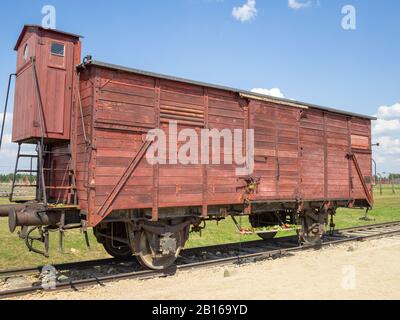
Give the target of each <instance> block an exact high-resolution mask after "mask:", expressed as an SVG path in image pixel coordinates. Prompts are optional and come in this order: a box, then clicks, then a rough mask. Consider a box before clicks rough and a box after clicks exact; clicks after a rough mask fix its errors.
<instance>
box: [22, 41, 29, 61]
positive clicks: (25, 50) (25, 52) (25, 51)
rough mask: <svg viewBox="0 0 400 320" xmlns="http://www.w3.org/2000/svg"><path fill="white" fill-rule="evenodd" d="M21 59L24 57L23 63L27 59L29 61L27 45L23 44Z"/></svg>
mask: <svg viewBox="0 0 400 320" xmlns="http://www.w3.org/2000/svg"><path fill="white" fill-rule="evenodd" d="M23 57H24V59H25V61H28V59H29V45H28V44H25V47H24V52H23Z"/></svg>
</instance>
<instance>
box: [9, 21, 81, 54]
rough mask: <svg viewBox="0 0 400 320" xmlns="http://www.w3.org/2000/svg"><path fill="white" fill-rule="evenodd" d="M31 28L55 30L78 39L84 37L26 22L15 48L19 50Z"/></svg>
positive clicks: (54, 31)
mask: <svg viewBox="0 0 400 320" xmlns="http://www.w3.org/2000/svg"><path fill="white" fill-rule="evenodd" d="M29 29H37V30H43V31H47V32H53V33H58V34H62V35H66V36H70V37H75V38H77V39H79V38H83V37H82V36H80V35H77V34H73V33H68V32H64V31H59V30H54V29H46V28H43V27H42V26H39V25H36V24H26V25H24V27H23V28H22V31H21V34H20V35H19V37H18V40H17V43H16V44H15V47H14V50H15V51H17V50H18V48H19V46H20V44H21V41H22V39H23V38H24V36H25V33H26V32H27V31H28V30H29Z"/></svg>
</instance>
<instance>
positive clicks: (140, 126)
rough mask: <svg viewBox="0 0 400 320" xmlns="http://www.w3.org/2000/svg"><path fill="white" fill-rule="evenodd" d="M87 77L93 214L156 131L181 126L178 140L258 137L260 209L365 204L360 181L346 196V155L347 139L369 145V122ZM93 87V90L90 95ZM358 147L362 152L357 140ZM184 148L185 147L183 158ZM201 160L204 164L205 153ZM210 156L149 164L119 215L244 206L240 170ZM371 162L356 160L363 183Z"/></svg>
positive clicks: (119, 203) (183, 88) (110, 76)
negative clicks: (209, 132) (273, 203)
mask: <svg viewBox="0 0 400 320" xmlns="http://www.w3.org/2000/svg"><path fill="white" fill-rule="evenodd" d="M91 72H92V75H91V81H82V83H81V92H82V100H83V102H84V110H85V111H84V112H85V124H86V126H87V127H88V129H89V131H91V126H92V125H93V129H94V133H93V134H94V135H93V137H94V138H95V141H96V142H95V145H96V149H95V150H94V151H93V152H94V153H95V157H94V158H93V159H95V162H94V163H93V164H94V165H95V166H94V167H93V170H94V172H93V180H94V181H92V182H94V184H95V198H94V208H93V212H96V211H97V210H98V209H99V208H100V207H101V205H102V204H103V202H104V201H105V199H106V197H107V195H109V194H110V192H111V190H112V188H113V187H114V185H115V184H116V183H117V182H118V180H119V178H120V176H121V175H122V174H123V172H124V170H125V169H126V167H127V166H128V164H129V162H130V161H131V160H132V159H133V157H134V156H135V155H136V153H137V152H138V150H139V148H140V146H141V145H142V144H143V142H144V137H145V135H146V133H147V132H148V130H149V129H152V128H156V127H159V128H161V129H162V130H164V132H166V133H168V130H169V126H168V123H167V120H177V121H178V132H180V131H181V130H182V129H195V130H196V132H197V134H198V135H199V134H200V129H202V128H209V129H218V130H222V129H226V128H227V129H230V130H234V129H242V130H243V131H244V130H245V129H246V128H247V127H248V126H250V127H251V128H254V129H255V171H254V174H253V175H254V176H257V177H261V181H260V185H259V187H258V193H257V196H256V198H257V200H295V199H305V200H313V199H343V198H346V199H350V198H351V196H352V195H357V196H359V197H361V198H362V199H364V198H365V195H364V194H362V193H361V192H359V190H360V188H359V187H360V186H359V185H358V184H357V181H354V184H355V191H354V192H353V193H352V192H351V190H350V174H351V173H350V172H353V179H354V180H356V179H355V177H354V172H355V170H354V169H353V170H351V166H350V164H349V160H348V158H347V155H348V153H350V152H351V148H350V141H351V139H350V135H351V134H356V135H357V134H358V135H368V136H369V132H368V130H370V125H369V121H368V120H365V121H364V120H359V119H355V120H354V121H353V120H352V121H349V120H348V119H350V118H348V117H346V116H342V115H337V114H333V113H329V112H322V111H319V110H314V109H309V110H303V109H301V108H295V107H289V106H282V105H278V104H273V103H269V102H263V101H259V100H254V101H251V102H250V105H249V106H247V105H246V104H244V103H243V100H242V99H241V98H239V96H238V95H237V94H236V93H233V92H228V91H224V90H218V89H213V88H204V87H201V86H196V85H191V84H186V83H178V82H174V81H170V80H165V79H155V78H153V77H150V76H144V75H138V74H133V73H127V72H117V71H115V70H111V69H106V68H100V67H93V66H92V67H91ZM94 74H95V75H96V76H94ZM96 77H97V78H96ZM92 83H96V86H97V87H96V88H93V87H92ZM93 92H95V93H94V96H93ZM93 106H94V107H93ZM248 108H250V111H248ZM91 109H92V111H90V110H91ZM91 112H92V113H91ZM158 112H160V116H159V117H158ZM92 114H93V115H92ZM92 117H93V118H92ZM185 117H189V118H190V117H192V118H191V119H192V120H190V119H189V120H188V119H187V118H185ZM185 119H186V120H185ZM79 126H80V124H79V122H78V124H77V127H78V132H79V134H78V143H79V144H80V145H81V146H80V147H78V150H79V151H80V152H78V158H77V163H78V171H80V172H79V173H78V177H79V178H78V190H79V191H80V193H79V194H80V198H81V199H83V201H84V206H85V201H86V200H87V197H86V198H85V194H84V193H85V192H84V190H85V187H84V185H85V183H86V184H87V183H89V182H90V181H89V182H88V181H87V179H88V177H87V156H86V155H85V152H84V149H83V145H82V144H83V143H84V142H83V141H82V134H81V133H82V132H81V131H82V130H81V128H80V127H79ZM93 137H92V138H93ZM361 140H363V139H361ZM369 140H370V138H369ZM355 141H358V143H360V142H359V139H356V140H355ZM186 142H187V141H181V142H179V143H178V148H179V147H180V146H181V145H182V144H184V143H186ZM210 144H211V142H210ZM223 146H224V143H223V141H222V142H221V147H222V148H221V150H220V156H221V160H223V159H224V157H225V156H226V155H224V149H223ZM198 151H199V155H201V150H200V146H199V150H198ZM212 152H213V150H212V149H211V147H210V150H209V154H210V164H208V165H201V164H199V163H192V164H189V165H182V164H172V165H171V164H160V165H158V166H151V165H150V164H149V163H148V162H147V160H146V159H145V158H143V159H142V160H141V162H140V163H139V165H138V167H137V169H136V170H135V171H134V173H133V175H132V176H131V178H130V179H129V180H128V182H127V184H126V185H125V186H124V187H123V189H122V190H121V192H120V194H119V196H118V197H117V198H116V200H115V202H114V204H113V209H132V208H152V207H153V206H157V207H175V206H176V207H178V206H203V208H204V205H216V204H221V205H223V204H239V203H241V202H242V195H243V189H240V186H241V185H242V181H241V179H240V177H237V176H236V175H235V169H236V168H237V166H236V165H235V164H222V165H221V164H219V165H217V164H212V163H211V155H212ZM242 153H243V154H244V147H243V148H242ZM370 158H371V156H370V155H369V154H366V155H365V154H362V155H360V156H359V161H360V165H361V167H362V170H363V172H365V174H366V175H370V169H371V166H370V164H369V162H370ZM166 160H169V155H168V153H167V156H166ZM85 161H86V162H85ZM85 163H86V165H85ZM86 190H87V187H86ZM81 199H80V200H81Z"/></svg>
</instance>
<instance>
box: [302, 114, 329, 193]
mask: <svg viewBox="0 0 400 320" xmlns="http://www.w3.org/2000/svg"><path fill="white" fill-rule="evenodd" d="M325 138H326V137H325V131H324V115H323V113H322V112H321V111H317V110H307V111H306V112H304V113H303V115H302V117H301V120H300V168H299V170H300V176H301V188H300V195H301V198H302V199H304V200H310V199H323V198H325V194H324V188H325V186H324V181H325V157H326V151H327V150H326V148H325Z"/></svg>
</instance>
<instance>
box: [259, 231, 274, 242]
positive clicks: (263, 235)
mask: <svg viewBox="0 0 400 320" xmlns="http://www.w3.org/2000/svg"><path fill="white" fill-rule="evenodd" d="M277 233H278V232H267V233H257V235H258V236H259V237H260V238H261V239H263V240H271V239H273V238H275V236H276V234H277Z"/></svg>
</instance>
